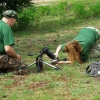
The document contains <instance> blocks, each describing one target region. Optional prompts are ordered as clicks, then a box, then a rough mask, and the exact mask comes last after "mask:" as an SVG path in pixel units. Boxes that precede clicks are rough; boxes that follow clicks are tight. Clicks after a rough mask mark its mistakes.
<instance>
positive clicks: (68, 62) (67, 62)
mask: <svg viewBox="0 0 100 100" xmlns="http://www.w3.org/2000/svg"><path fill="white" fill-rule="evenodd" d="M71 63H72V62H71V61H58V62H57V64H58V65H59V64H71Z"/></svg>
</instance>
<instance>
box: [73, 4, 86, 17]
mask: <svg viewBox="0 0 100 100" xmlns="http://www.w3.org/2000/svg"><path fill="white" fill-rule="evenodd" d="M72 10H73V12H74V14H75V16H76V17H77V18H84V17H86V14H87V12H86V10H85V6H84V4H83V3H77V4H75V5H74V6H73V8H72Z"/></svg>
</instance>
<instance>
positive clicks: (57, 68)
mask: <svg viewBox="0 0 100 100" xmlns="http://www.w3.org/2000/svg"><path fill="white" fill-rule="evenodd" d="M41 62H42V63H44V64H46V65H48V66H50V67H53V68H54V69H56V70H61V68H59V67H56V66H53V65H50V64H48V63H46V62H44V61H41Z"/></svg>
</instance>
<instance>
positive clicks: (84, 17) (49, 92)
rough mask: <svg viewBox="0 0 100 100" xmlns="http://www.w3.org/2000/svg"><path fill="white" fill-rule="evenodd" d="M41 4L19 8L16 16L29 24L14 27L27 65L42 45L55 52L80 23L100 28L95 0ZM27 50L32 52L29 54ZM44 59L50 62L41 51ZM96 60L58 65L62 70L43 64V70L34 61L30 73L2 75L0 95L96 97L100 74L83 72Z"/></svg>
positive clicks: (29, 99) (19, 99)
mask: <svg viewBox="0 0 100 100" xmlns="http://www.w3.org/2000/svg"><path fill="white" fill-rule="evenodd" d="M43 4H44V3H38V4H37V3H36V4H35V7H34V6H31V7H29V9H24V10H23V12H20V13H19V17H21V16H23V15H25V16H26V17H23V18H22V19H23V20H24V22H25V23H28V24H25V23H24V22H22V24H20V25H22V26H20V27H19V28H18V26H16V27H17V29H16V28H15V27H14V35H15V40H16V45H15V47H14V48H15V50H16V51H17V53H19V54H21V55H22V61H23V62H25V63H27V64H28V65H30V64H31V63H33V62H35V59H36V57H37V56H38V54H39V52H40V51H41V50H42V49H43V48H44V47H45V46H47V47H49V49H50V51H51V52H53V53H54V52H55V50H56V47H57V46H58V45H59V44H61V43H65V42H68V41H70V40H72V39H73V37H74V36H76V34H77V33H78V31H79V30H80V29H81V28H82V27H85V26H93V27H96V28H98V29H99V30H100V19H99V10H98V9H99V2H98V0H92V1H91V0H84V1H83V0H78V1H77V0H73V1H71V0H70V1H69V0H64V1H62V0H61V1H60V0H59V2H48V3H45V5H43ZM97 8H98V9H97ZM33 12H34V13H33ZM24 18H25V19H24ZM26 19H27V20H26ZM27 25H28V26H27ZM23 29H24V30H23ZM19 30H21V31H19ZM29 53H32V54H33V56H28V54H29ZM65 57H66V54H63V53H62V52H60V54H59V58H61V59H62V58H65ZM43 60H44V61H45V62H47V63H50V64H51V59H50V58H49V57H48V56H47V55H43ZM97 60H99V58H96V59H89V61H88V62H87V63H84V64H78V63H74V64H68V65H59V67H60V68H61V69H62V70H55V69H53V68H51V67H49V66H47V65H44V71H43V72H42V73H38V72H37V69H36V66H35V65H33V66H31V67H30V69H31V70H32V73H30V74H29V75H22V76H21V75H19V76H17V75H12V73H9V74H6V75H1V76H0V99H1V100H99V99H100V96H99V95H100V86H99V84H100V77H89V76H87V75H86V73H85V69H86V67H87V66H88V65H89V64H90V63H91V62H92V61H97Z"/></svg>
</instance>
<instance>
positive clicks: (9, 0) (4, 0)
mask: <svg viewBox="0 0 100 100" xmlns="http://www.w3.org/2000/svg"><path fill="white" fill-rule="evenodd" d="M30 1H31V0H0V4H2V5H3V6H2V7H3V8H2V9H1V8H0V11H3V10H5V9H13V10H15V11H18V10H19V9H23V8H24V7H29V6H30V5H31V2H30Z"/></svg>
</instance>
